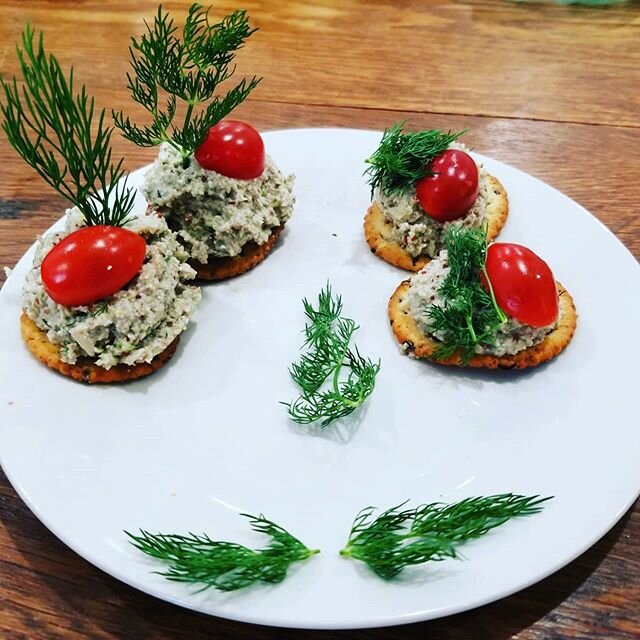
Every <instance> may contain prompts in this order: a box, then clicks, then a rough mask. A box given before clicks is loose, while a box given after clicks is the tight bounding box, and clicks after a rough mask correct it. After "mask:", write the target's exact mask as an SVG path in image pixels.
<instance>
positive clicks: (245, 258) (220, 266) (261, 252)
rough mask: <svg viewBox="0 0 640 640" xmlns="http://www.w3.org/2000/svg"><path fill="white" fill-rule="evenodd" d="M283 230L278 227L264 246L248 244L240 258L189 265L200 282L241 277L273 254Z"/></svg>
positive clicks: (214, 259) (219, 259)
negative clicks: (272, 251)
mask: <svg viewBox="0 0 640 640" xmlns="http://www.w3.org/2000/svg"><path fill="white" fill-rule="evenodd" d="M283 229H284V225H281V226H279V227H276V228H275V229H274V230H273V231H272V232H271V235H270V236H269V237H268V238H267V241H266V242H265V243H263V244H256V243H255V242H248V243H247V244H245V245H244V247H243V248H242V252H241V253H240V255H238V256H234V257H228V258H227V257H225V258H213V257H212V258H210V259H209V262H208V263H207V264H202V263H201V262H195V261H190V262H189V264H190V265H191V266H192V267H193V268H194V269H195V270H196V272H197V274H198V275H197V276H196V277H197V278H198V279H199V280H225V279H226V278H233V277H234V276H239V275H240V274H242V273H244V272H245V271H249V269H253V267H255V266H256V265H257V264H259V263H260V262H262V261H263V260H264V259H265V258H266V257H267V256H268V255H269V254H270V253H271V250H272V249H273V247H274V245H275V243H276V242H277V240H278V238H279V237H280V234H281V233H282V230H283Z"/></svg>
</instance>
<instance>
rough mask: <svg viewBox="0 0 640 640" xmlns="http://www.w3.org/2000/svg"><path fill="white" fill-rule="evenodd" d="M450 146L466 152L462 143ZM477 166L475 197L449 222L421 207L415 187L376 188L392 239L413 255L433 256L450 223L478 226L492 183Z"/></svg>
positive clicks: (375, 197)
mask: <svg viewBox="0 0 640 640" xmlns="http://www.w3.org/2000/svg"><path fill="white" fill-rule="evenodd" d="M449 148H450V149H460V150H461V151H467V149H466V147H465V146H464V145H462V144H456V143H453V144H451V145H450V146H449ZM476 165H477V167H478V197H477V198H476V201H475V203H474V204H473V206H472V207H471V209H469V211H468V212H467V214H466V215H465V216H464V217H462V218H458V219H457V220H451V221H450V222H438V221H437V220H434V219H433V218H431V217H430V216H428V215H427V214H426V213H425V211H424V209H423V208H422V207H421V206H420V203H419V202H418V198H417V197H416V194H415V190H413V191H409V192H406V193H385V192H383V191H382V190H380V189H378V190H377V191H376V193H375V194H374V203H375V204H376V205H377V206H378V208H379V209H380V211H381V212H382V215H383V216H384V217H385V219H386V220H387V222H389V223H390V226H391V234H390V235H391V239H392V240H393V241H395V242H397V243H398V244H399V245H400V246H401V247H402V248H403V249H404V250H405V251H406V252H407V253H408V254H409V255H411V256H413V257H414V258H415V257H417V256H427V257H429V258H435V257H436V256H437V255H438V252H439V251H440V250H441V249H442V247H443V242H442V239H443V237H444V234H445V232H446V231H447V229H448V228H449V227H450V226H452V225H456V226H460V227H480V226H481V225H482V224H483V223H484V221H485V220H486V218H487V205H488V203H489V198H490V192H491V185H490V183H489V180H488V174H487V171H486V169H485V168H484V167H483V166H482V165H481V164H478V163H477V162H476Z"/></svg>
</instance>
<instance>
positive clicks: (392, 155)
mask: <svg viewBox="0 0 640 640" xmlns="http://www.w3.org/2000/svg"><path fill="white" fill-rule="evenodd" d="M404 125H405V123H404V122H397V123H396V124H394V125H392V126H391V127H390V128H389V129H386V130H385V132H384V134H383V135H382V140H381V141H380V145H379V146H378V148H377V149H376V150H375V152H374V153H373V155H372V156H371V157H370V158H367V159H366V160H365V162H366V163H367V164H369V165H370V166H369V167H368V168H367V170H366V171H365V175H367V176H369V180H368V182H369V185H370V186H371V194H372V195H373V193H374V192H375V190H376V189H378V188H380V189H382V190H383V191H385V192H387V193H404V192H406V191H409V190H410V189H413V188H414V186H415V184H416V182H417V181H418V180H420V179H421V178H424V177H425V176H427V175H429V171H428V169H427V165H428V164H429V163H430V162H431V161H432V160H433V159H434V158H435V157H436V156H439V155H440V154H441V153H442V152H443V151H446V150H447V148H448V147H449V145H450V144H451V143H452V142H453V141H454V140H456V139H457V138H459V137H460V136H461V135H462V134H463V133H464V131H460V132H458V133H451V131H448V132H446V133H445V132H444V131H439V130H437V129H430V130H428V131H407V132H405V131H404V130H403V129H404Z"/></svg>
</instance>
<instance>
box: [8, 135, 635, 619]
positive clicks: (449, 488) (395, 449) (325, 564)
mask: <svg viewBox="0 0 640 640" xmlns="http://www.w3.org/2000/svg"><path fill="white" fill-rule="evenodd" d="M379 137H380V134H378V133H373V132H365V131H351V130H331V129H329V130H298V131H281V132H275V133H270V134H267V135H266V136H265V138H266V143H267V148H268V149H269V152H270V153H271V154H272V155H273V157H274V158H275V160H276V162H277V163H278V165H280V166H281V167H282V169H283V170H287V171H293V172H295V173H296V174H297V182H296V195H297V206H296V210H295V214H294V217H293V218H292V220H291V221H290V223H288V224H287V228H286V232H285V233H284V234H283V237H282V240H281V241H280V243H279V245H278V246H277V248H276V250H275V251H274V253H273V254H272V255H271V256H270V257H269V258H268V260H266V261H265V262H264V263H263V264H261V265H260V266H259V267H257V268H256V269H255V270H253V271H251V272H249V273H247V274H246V275H244V276H242V277H240V278H237V279H235V280H231V281H229V282H225V283H222V284H213V285H211V286H207V287H206V288H205V290H204V296H203V303H202V305H201V307H200V309H199V310H198V312H197V314H196V317H195V321H194V322H193V324H192V325H191V327H190V329H189V330H188V332H187V333H186V334H185V335H184V337H183V340H182V342H181V345H180V348H179V350H178V353H177V354H176V356H175V358H174V359H173V361H172V362H170V363H169V365H167V366H166V367H165V368H164V369H162V370H161V371H160V372H159V373H157V374H155V375H153V376H151V377H150V378H148V379H145V380H142V381H139V382H134V383H131V384H128V385H124V386H111V387H99V388H95V387H86V386H83V385H80V384H78V383H74V382H73V381H71V380H69V379H66V378H63V377H61V376H58V375H56V374H54V373H52V372H50V371H48V370H46V369H45V368H44V367H43V366H42V365H40V364H39V363H38V362H37V361H36V360H35V359H34V358H32V357H31V356H30V355H29V353H28V352H27V350H26V348H25V347H24V346H23V345H22V342H21V339H20V335H19V328H18V316H19V311H20V287H21V284H22V281H23V278H24V274H25V272H26V270H27V268H28V265H29V262H30V258H31V252H29V253H28V254H27V256H25V258H23V260H21V261H20V263H19V264H18V266H17V268H16V269H15V271H14V273H13V275H12V276H11V277H10V278H9V279H8V280H7V283H6V285H5V287H4V288H3V290H2V292H1V293H0V455H1V456H2V458H1V462H2V466H3V468H4V470H5V472H6V473H7V475H8V476H9V478H10V480H11V482H12V483H13V485H14V486H15V488H16V489H17V491H18V492H19V493H20V495H21V497H22V498H23V499H24V500H25V502H26V503H27V504H28V505H29V507H30V508H31V509H32V510H33V512H34V513H35V514H36V516H37V517H38V518H39V519H40V520H42V522H44V523H45V524H46V525H47V526H48V527H49V528H50V529H51V530H52V531H53V532H54V533H55V534H56V535H57V536H58V537H59V538H60V539H61V540H63V541H64V542H65V543H66V544H68V545H69V546H70V547H71V548H72V549H74V550H75V551H77V552H78V553H79V554H80V555H81V556H83V557H84V558H86V559H87V560H89V562H92V563H93V564H95V565H96V566H98V567H100V568H101V569H103V570H104V571H106V572H108V573H110V574H111V575H113V576H115V577H117V578H119V579H121V580H123V581H124V582H126V583H128V584H130V585H133V586H134V587H137V588H138V589H141V590H143V591H146V592H148V593H151V594H153V595H155V596H158V597H160V598H163V599H165V600H168V601H171V602H175V603H177V604H180V605H183V606H185V607H189V608H192V609H197V610H199V611H203V612H205V613H210V614H214V615H217V616H222V617H226V618H232V619H237V620H245V621H251V622H256V623H261V624H269V625H281V626H294V627H313V628H350V627H362V626H381V625H390V624H397V623H405V622H411V621H416V620H425V619H429V618H435V617H438V616H443V615H447V614H451V613H455V612H458V611H463V610H465V609H469V608H472V607H476V606H478V605H481V604H483V603H487V602H490V601H492V600H496V599H498V598H501V597H503V596H505V595H508V594H510V593H513V592H514V591H517V590H519V589H522V588H523V587H526V586H527V585H530V584H532V583H533V582H535V581H537V580H540V579H541V578H543V577H545V576H546V575H548V574H550V573H551V572H553V571H555V570H557V569H559V568H560V567H562V566H563V565H565V564H566V563H568V562H570V561H571V560H572V559H573V558H575V557H576V556H577V555H578V554H580V553H581V552H582V551H584V550H585V549H586V548H587V547H589V546H590V545H591V544H593V543H594V542H595V541H596V540H597V539H598V538H599V537H600V536H602V535H603V534H604V533H605V532H606V531H607V530H608V529H609V528H610V527H611V526H612V525H613V524H614V523H615V522H616V521H617V520H618V519H619V518H620V517H621V516H622V514H623V513H624V512H625V510H626V509H627V508H628V507H629V505H630V504H631V503H632V501H633V500H634V499H635V497H636V496H637V494H638V490H639V488H640V467H638V464H637V455H638V451H640V430H638V429H637V425H636V422H637V421H636V419H635V415H636V408H635V397H636V394H637V390H636V383H635V380H636V374H635V367H636V363H637V362H638V361H640V346H639V344H638V341H637V340H633V341H627V339H626V337H627V336H629V335H634V334H635V332H636V331H637V318H638V317H640V268H639V266H638V264H637V262H636V261H635V260H634V259H633V257H632V256H631V255H630V254H629V253H628V252H627V250H626V249H625V248H624V247H623V246H622V245H621V244H620V243H619V242H618V240H616V238H615V237H614V236H613V235H612V234H611V233H610V232H609V231H607V229H605V228H604V227H603V226H602V225H601V224H600V223H599V222H598V221H597V220H596V219H595V218H593V217H592V216H591V215H590V214H589V213H587V212H586V211H585V210H584V209H582V208H581V207H580V206H578V205H577V204H575V203H574V202H572V201H571V200H569V199H568V198H567V197H565V196H563V195H562V194H560V193H558V192H557V191H555V190H554V189H552V188H551V187H549V186H547V185H545V184H543V183H541V182H539V181H538V180H536V179H534V178H531V177H530V176H527V175H526V174H524V173H522V172H520V171H518V170H516V169H513V168H511V167H508V166H506V165H504V164H501V163H499V162H496V161H494V160H491V159H489V158H482V160H484V162H485V164H486V166H487V168H488V169H489V171H490V173H492V174H493V175H496V176H497V177H498V178H499V179H500V181H501V182H502V183H503V184H504V186H505V188H506V189H507V192H508V194H509V199H510V202H511V214H510V217H509V221H508V222H507V225H506V227H505V229H504V230H503V232H502V235H501V237H502V238H503V239H506V240H510V241H514V242H522V243H525V244H527V245H528V246H530V247H531V248H533V249H534V250H535V251H536V252H538V253H539V254H540V255H541V256H543V257H544V258H545V259H546V260H547V261H548V262H549V263H550V264H551V266H552V268H553V270H554V272H555V275H556V277H557V278H558V279H559V280H560V281H561V282H563V283H564V284H566V286H567V287H568V289H569V290H570V291H571V293H572V295H573V296H574V298H575V301H576V304H577V307H578V312H579V313H580V319H579V324H578V331H577V333H576V336H575V338H574V340H573V342H572V344H571V345H570V346H569V348H568V349H567V351H566V352H565V353H563V354H562V355H560V356H559V357H558V359H557V360H555V361H553V362H551V363H550V364H548V365H544V366H542V367H540V368H538V369H537V370H533V371H528V372H523V373H513V372H512V373H505V372H497V373H495V372H494V373H486V372H485V373H483V372H475V373H469V372H464V371H456V370H454V371H452V370H449V369H446V370H445V369H444V368H438V367H437V366H433V365H430V364H428V363H424V362H417V361H414V360H411V359H409V358H407V357H404V356H402V355H401V354H400V353H399V351H398V349H397V346H396V343H395V341H394V339H393V337H392V335H391V332H390V329H389V327H388V321H387V316H386V305H387V300H388V298H389V296H390V294H391V293H392V291H393V290H394V288H395V286H396V285H397V284H398V282H399V281H400V280H402V279H403V278H404V277H405V276H406V274H405V273H404V272H400V271H398V270H396V269H394V268H393V267H390V266H389V265H387V264H385V263H383V262H382V261H381V260H379V259H377V258H375V257H374V256H372V255H371V253H370V252H369V250H368V248H367V246H366V244H365V242H364V239H363V236H362V218H363V215H364V212H365V210H366V207H367V205H368V204H369V192H368V188H367V186H366V185H365V183H364V181H363V178H362V170H363V162H362V159H363V158H365V157H367V156H368V155H369V154H370V152H371V150H372V149H374V148H375V146H376V144H377V142H378V140H379ZM336 149H340V153H336ZM142 175H143V173H142V172H137V173H136V174H134V175H133V177H132V181H133V183H134V184H140V181H141V180H142ZM137 206H138V208H139V210H143V208H144V203H143V202H142V199H140V200H139V201H138V203H137ZM327 281H330V282H331V284H332V285H333V288H334V289H335V290H336V291H337V292H339V293H341V294H342V295H343V299H344V303H345V314H346V315H348V316H349V317H352V318H354V319H355V320H356V321H357V322H359V323H360V325H361V329H360V330H359V331H358V333H357V340H356V342H357V344H358V346H359V347H360V348H361V350H362V352H363V353H365V354H367V355H371V356H375V357H380V358H381V359H382V371H381V373H380V375H379V377H378V383H377V388H376V391H375V392H374V394H373V396H372V397H371V399H370V401H369V402H368V403H367V404H366V406H365V407H364V409H363V410H362V411H361V412H359V413H357V414H356V415H355V416H353V417H352V418H351V419H348V420H346V421H344V422H343V423H341V424H340V425H338V426H336V427H332V428H328V429H326V430H324V431H321V430H315V431H313V430H309V429H305V428H301V427H298V426H296V425H293V424H291V423H290V422H288V420H287V417H286V412H285V410H284V409H283V407H282V406H281V405H280V404H278V401H280V400H289V399H291V398H293V397H294V396H295V387H294V385H293V384H292V382H291V381H290V380H289V377H288V373H287V367H288V365H289V364H290V362H291V361H292V360H293V359H294V358H295V357H296V354H297V352H298V348H299V345H300V331H301V329H302V326H303V324H304V317H303V311H302V305H301V299H302V298H303V297H305V296H307V297H313V296H315V295H316V294H317V292H318V291H320V289H321V288H322V286H323V285H324V284H325V283H326V282H327ZM508 491H513V492H517V493H522V494H543V495H554V496H555V497H556V498H555V500H553V501H552V502H551V503H550V504H549V505H548V506H547V508H546V509H545V510H544V511H543V512H542V513H541V514H539V515H537V516H535V517H532V518H524V519H519V520H516V521H513V522H510V523H509V524H508V525H505V526H504V527H502V528H499V529H496V530H495V531H493V532H492V533H490V534H488V535H487V536H485V537H484V538H482V539H480V540H478V541H476V542H473V543H469V544H467V545H466V546H465V547H463V548H462V549H461V550H462V551H463V554H464V559H463V560H459V561H454V560H451V561H446V562H440V563H434V564H433V565H431V566H429V565H425V566H422V567H418V568H415V569H412V570H410V571H406V572H405V574H403V576H402V578H401V579H400V580H398V581H397V582H395V583H386V582H383V581H381V580H379V579H378V578H377V577H375V576H374V575H373V574H371V573H370V572H369V571H368V570H367V569H366V568H365V567H364V566H362V565H359V564H357V563H355V562H352V561H349V560H345V559H342V558H340V557H339V556H338V554H337V552H338V550H339V549H340V548H341V547H342V546H343V545H344V542H345V541H346V538H347V535H348V532H349V528H350V525H351V522H352V520H353V518H354V516H355V514H356V513H357V512H358V510H359V509H361V508H362V507H364V506H367V505H370V504H373V505H378V506H380V507H388V506H390V505H393V504H397V503H399V502H402V501H403V500H405V499H407V498H411V499H412V500H413V501H415V502H416V503H420V502H426V501H435V500H443V501H447V502H449V501H455V500H458V499H461V498H463V497H466V496H471V495H483V494H490V493H500V492H508ZM238 512H249V513H256V514H257V513H261V512H262V513H264V514H265V515H266V516H267V517H268V518H270V519H272V520H275V521H276V522H278V523H280V524H282V525H283V526H284V527H285V528H287V529H288V530H289V531H291V533H293V534H294V535H296V536H297V537H299V538H300V539H301V540H303V541H304V542H305V543H306V544H307V545H308V546H310V547H314V548H316V547H319V548H321V549H322V554H321V555H319V556H316V557H314V558H313V559H311V560H310V561H309V562H307V563H304V564H301V565H296V566H294V568H293V570H292V572H291V574H290V576H289V577H288V578H287V579H286V580H285V582H284V583H282V584H280V585H278V586H259V587H256V588H251V589H249V590H246V591H240V592H235V593H233V594H221V593H218V592H215V591H206V592H203V593H194V589H193V588H190V587H188V586H185V585H180V584H175V583H171V582H168V581H166V580H164V579H163V578H161V577H159V576H157V575H154V574H153V573H151V571H152V570H153V569H155V568H157V565H156V564H154V562H153V561H152V560H150V559H147V558H146V557H145V556H143V555H142V554H140V553H138V552H137V551H136V550H135V549H133V548H132V547H131V546H130V545H129V544H128V543H127V540H126V538H125V536H124V535H123V533H122V531H123V529H127V530H136V529H137V528H139V527H143V528H145V529H148V530H151V531H163V532H176V533H177V532H186V531H188V530H192V531H196V532H201V531H206V532H208V533H209V534H210V535H211V536H213V537H215V538H218V539H227V540H237V541H239V542H244V543H246V544H257V545H259V544H261V543H262V540H261V538H259V537H257V536H256V537H253V534H250V533H247V526H246V522H245V521H244V519H243V518H239V517H238V515H237V513H238Z"/></svg>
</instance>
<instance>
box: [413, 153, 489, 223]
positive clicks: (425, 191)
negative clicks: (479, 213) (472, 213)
mask: <svg viewBox="0 0 640 640" xmlns="http://www.w3.org/2000/svg"><path fill="white" fill-rule="evenodd" d="M427 170H428V172H429V175H427V176H425V177H424V178H422V179H420V180H418V182H416V196H417V198H418V202H419V203H420V206H421V207H422V208H423V209H424V212H425V213H426V214H427V215H428V216H430V217H431V218H433V219H434V220H438V221H439V222H447V221H449V220H455V219H456V218H461V217H462V216H464V215H465V214H466V213H467V211H469V209H471V207H472V206H473V203H474V202H475V201H476V198H477V197H478V167H477V165H476V163H475V161H474V160H473V158H472V157H471V156H470V155H469V154H468V153H465V152H464V151H460V150H458V149H447V150H446V151H444V152H443V153H441V154H440V155H439V156H437V157H435V158H434V159H433V160H432V161H431V162H430V163H429V164H428V165H427Z"/></svg>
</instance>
